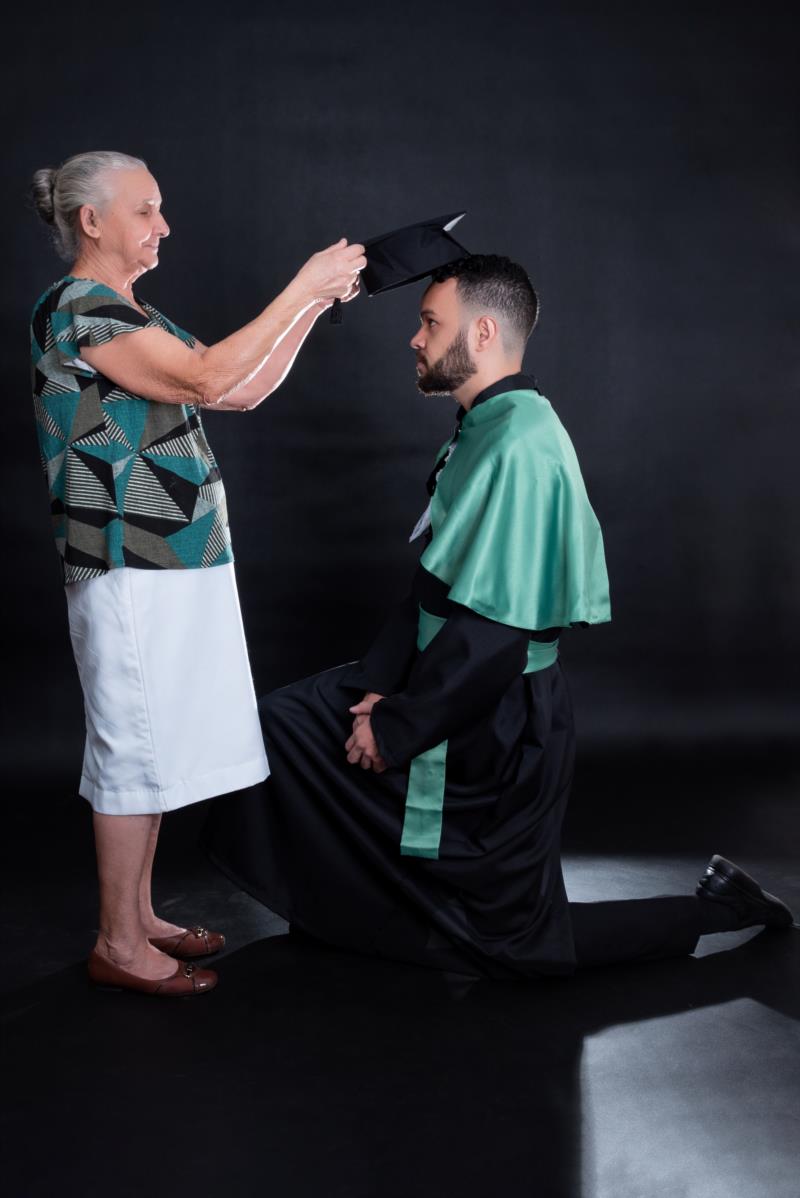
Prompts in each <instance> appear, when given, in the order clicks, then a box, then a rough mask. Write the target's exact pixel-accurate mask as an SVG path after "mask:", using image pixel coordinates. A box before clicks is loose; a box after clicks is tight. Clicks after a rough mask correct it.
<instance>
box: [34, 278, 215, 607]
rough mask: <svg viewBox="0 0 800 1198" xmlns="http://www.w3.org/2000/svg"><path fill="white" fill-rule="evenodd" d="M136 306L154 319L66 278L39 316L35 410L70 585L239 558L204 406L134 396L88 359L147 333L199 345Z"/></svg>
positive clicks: (86, 282)
mask: <svg viewBox="0 0 800 1198" xmlns="http://www.w3.org/2000/svg"><path fill="white" fill-rule="evenodd" d="M137 302H140V303H141V306H142V307H143V308H144V309H145V311H146V312H147V315H146V316H144V315H143V314H142V313H141V312H140V311H139V310H138V309H137V308H135V307H134V306H133V304H131V303H129V302H128V300H126V299H125V297H124V296H122V295H119V294H118V293H117V292H116V291H113V290H112V289H111V288H110V287H107V286H106V285H105V284H104V283H98V282H96V281H94V280H92V279H77V278H74V277H73V276H72V275H67V276H66V277H65V278H63V279H59V281H58V282H57V283H54V284H53V285H52V287H49V288H48V289H47V291H45V292H44V294H43V295H42V296H40V298H39V299H38V300H37V301H36V305H35V306H34V309H33V315H32V317H31V378H32V386H33V407H34V413H35V417H36V432H37V435H38V438H39V449H40V453H41V460H42V468H43V470H44V473H45V477H46V479H47V485H48V490H49V492H50V510H51V514H52V520H53V531H54V533H55V538H56V546H57V548H58V551H59V553H60V555H61V561H62V565H63V570H64V581H65V583H71V582H78V581H81V580H83V579H85V578H97V577H100V576H101V575H103V574H107V573H108V571H109V570H114V569H116V568H118V567H120V566H136V567H139V568H140V569H147V570H176V569H202V568H204V567H207V566H216V565H220V564H222V563H223V562H230V561H233V552H232V550H231V541H230V531H229V529H228V515H227V505H226V502H225V491H224V488H223V485H222V479H221V477H220V473H219V468H218V466H217V463H216V460H215V458H214V455H213V453H212V452H211V448H210V446H209V444H208V441H207V440H206V436H205V432H204V431H203V425H202V422H201V419H200V412H199V410H198V408H196V407H194V406H193V405H191V404H170V403H156V402H155V401H154V400H149V399H143V398H142V397H141V396H139V395H133V394H131V393H130V392H128V391H125V390H123V389H122V387H119V386H118V385H117V384H116V383H114V382H113V381H112V380H111V379H109V378H106V376H105V375H102V374H100V373H99V372H98V371H96V370H94V369H93V368H92V367H91V366H89V364H88V363H87V362H83V361H81V357H80V353H81V348H82V347H85V346H87V345H104V344H106V343H107V342H108V341H111V340H112V339H113V338H114V337H117V336H119V335H120V334H121V333H132V332H134V331H135V330H137V329H145V328H161V329H164V330H165V331H166V332H168V333H171V334H172V335H173V336H175V337H179V338H180V340H181V341H183V342H185V343H186V345H188V346H189V348H190V349H191V348H192V347H193V346H194V345H195V339H194V337H192V336H191V334H189V333H187V332H185V330H183V329H181V328H179V327H178V326H177V325H176V324H173V322H172V321H171V320H168V319H167V318H166V317H165V316H162V315H161V313H160V312H158V311H157V310H156V309H155V308H154V307H153V306H152V305H151V304H148V303H146V302H145V301H144V300H142V301H137Z"/></svg>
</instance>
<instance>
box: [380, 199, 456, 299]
mask: <svg viewBox="0 0 800 1198" xmlns="http://www.w3.org/2000/svg"><path fill="white" fill-rule="evenodd" d="M465 215H466V214H465V213H464V212H451V213H450V215H449V216H436V217H433V218H432V219H431V220H421V221H419V222H418V223H417V224H415V225H406V227H405V228H404V229H394V230H393V231H392V232H391V233H382V234H381V236H380V237H371V238H370V239H369V241H365V242H364V252H365V255H366V259H367V265H366V266H365V267H364V269H363V270H362V272H361V278H362V280H363V283H364V289H365V291H366V293H367V295H378V294H379V292H381V291H391V290H392V288H394V287H405V285H406V283H415V282H416V281H417V280H418V279H424V278H425V275H429V274H431V272H432V271H434V270H436V268H437V267H438V266H444V265H446V263H448V262H455V260H456V258H463V257H464V256H465V255H468V254H469V250H467V249H465V248H464V246H463V245H460V244H459V243H458V242H457V241H456V239H455V238H454V237H451V236H450V230H451V229H452V228H454V227H455V226H456V225H457V224H458V222H459V221H460V220H461V218H462V216H465Z"/></svg>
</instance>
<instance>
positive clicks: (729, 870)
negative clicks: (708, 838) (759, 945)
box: [696, 853, 794, 928]
mask: <svg viewBox="0 0 800 1198" xmlns="http://www.w3.org/2000/svg"><path fill="white" fill-rule="evenodd" d="M696 893H697V894H698V895H699V896H700V898H702V899H708V900H709V901H710V902H714V903H725V904H727V906H729V907H731V908H732V909H733V911H734V912H735V913H736V916H737V918H738V920H739V927H740V928H751V927H755V926H756V925H757V924H764V925H765V926H766V927H771V928H789V927H791V926H792V923H793V922H794V916H793V915H792V913H791V911H790V910H789V908H788V907H787V906H786V903H782V902H781V900H780V899H779V898H776V897H775V895H774V894H767V892H766V890H762V889H761V887H760V886H759V884H758V882H756V880H755V879H754V878H751V877H750V875H749V874H746V873H745V872H744V870H743V869H740V868H739V866H738V865H734V864H733V862H732V861H728V860H727V859H726V858H725V857H720V856H719V854H718V853H715V854H714V856H713V857H712V858H711V860H710V861H709V863H708V865H707V866H706V872H705V873H704V874H703V877H702V878H701V879H700V881H699V882H698V883H697V890H696Z"/></svg>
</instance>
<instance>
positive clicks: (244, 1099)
mask: <svg viewBox="0 0 800 1198" xmlns="http://www.w3.org/2000/svg"><path fill="white" fill-rule="evenodd" d="M797 946H798V941H797V936H796V934H795V933H776V932H762V933H760V934H758V935H756V936H755V937H753V938H752V939H750V940H749V941H747V942H746V943H744V944H741V945H740V946H739V947H737V948H735V949H732V950H730V951H727V952H719V953H716V954H714V955H712V956H706V957H703V958H700V959H697V958H687V959H681V960H677V961H667V962H659V963H653V964H649V965H639V966H631V967H624V968H619V967H618V968H615V969H608V970H598V971H596V972H594V973H592V974H586V975H584V976H583V977H582V978H581V981H580V984H579V985H578V984H576V983H575V981H574V980H571V979H557V980H547V981H542V982H537V983H524V984H522V983H521V984H501V983H492V982H484V981H482V982H478V983H474V984H469V983H466V982H464V981H463V980H461V981H459V979H457V978H449V979H448V978H446V977H443V976H442V975H440V974H437V973H429V972H427V971H425V970H422V969H416V968H413V967H406V966H401V965H396V964H393V963H389V962H380V961H373V960H369V959H365V958H361V957H357V956H353V955H349V954H345V953H341V952H335V951H333V950H328V949H327V948H325V947H324V946H322V945H317V944H316V943H315V942H313V941H308V940H306V939H305V938H299V937H295V936H292V935H289V936H286V935H284V936H274V937H271V938H269V939H267V940H261V941H258V942H256V943H253V944H250V945H248V946H247V947H245V948H243V949H240V950H239V951H237V952H234V953H233V954H231V955H229V956H228V957H227V958H225V959H224V960H223V961H222V962H221V964H220V973H221V977H222V981H221V983H220V986H219V988H218V989H217V990H216V991H215V992H213V993H212V994H210V995H208V996H204V997H202V998H197V999H185V1000H171V1001H170V1000H161V1001H159V1000H155V999H150V998H145V997H141V996H137V995H132V994H125V993H119V992H118V993H109V992H104V991H96V990H93V989H91V988H90V987H89V985H88V983H87V981H86V978H85V971H84V965H83V963H81V964H80V965H76V966H74V967H70V968H68V969H65V970H62V971H61V972H59V973H57V974H55V975H54V976H52V977H49V978H47V979H45V980H42V981H39V982H37V983H36V984H34V985H32V986H29V987H26V988H25V989H23V990H19V991H17V992H16V993H14V994H12V995H9V996H8V997H7V998H6V999H5V1000H4V1002H3V1006H2V1012H3V1024H4V1039H5V1040H6V1043H7V1050H6V1077H7V1078H13V1079H14V1081H13V1083H12V1084H13V1092H10V1091H9V1090H7V1097H8V1098H10V1099H12V1101H11V1103H10V1107H11V1109H10V1116H9V1118H8V1120H7V1128H6V1144H7V1146H8V1147H7V1148H6V1151H5V1162H4V1177H5V1182H6V1192H8V1193H9V1194H12V1195H19V1196H22V1195H24V1196H25V1198H39V1196H40V1195H41V1196H42V1198H44V1196H45V1195H46V1196H47V1198H52V1195H53V1194H55V1193H66V1194H80V1195H81V1196H82V1198H94V1196H95V1195H97V1196H98V1198H99V1196H100V1195H103V1198H106V1196H107V1195H108V1194H114V1195H115V1198H127V1196H128V1195H131V1196H132V1195H137V1198H138V1196H139V1195H141V1194H142V1193H147V1194H149V1195H154V1196H160V1195H162V1194H163V1195H166V1194H167V1193H170V1194H172V1193H175V1192H177V1187H180V1189H183V1188H184V1186H187V1187H189V1188H191V1189H195V1188H196V1187H197V1186H201V1187H202V1189H203V1191H204V1192H205V1193H210V1194H220V1193H221V1194H224V1195H225V1196H226V1198H255V1195H259V1196H260V1195H262V1194H270V1195H272V1196H273V1198H306V1196H308V1198H312V1196H313V1198H323V1196H324V1198H409V1196H413V1198H428V1196H429V1195H430V1196H433V1195H436V1198H451V1196H454V1195H458V1198H473V1196H474V1198H488V1196H489V1195H494V1194H496V1195H503V1196H505V1195H511V1194H514V1195H525V1196H527V1195H531V1196H533V1195H536V1198H580V1196H581V1159H580V1149H581V1106H582V1103H581V1094H580V1060H581V1052H582V1045H583V1041H584V1038H585V1037H586V1036H587V1035H591V1034H594V1033H596V1032H597V1031H599V1030H601V1029H603V1028H607V1027H612V1026H614V1025H618V1024H621V1023H629V1022H633V1021H642V1020H647V1019H652V1018H655V1017H658V1016H663V1015H668V1014H679V1013H682V1012H689V1011H690V1010H692V1009H696V1008H700V1007H710V1006H714V1005H717V1004H722V1003H727V1002H730V1001H732V1000H735V999H739V998H742V997H748V998H751V999H753V1000H755V1001H756V1002H758V1003H760V1004H764V1005H765V1006H766V1007H769V1008H772V1009H774V1010H778V1011H780V1012H782V1013H783V1014H784V1015H788V1016H789V1017H790V1018H792V1019H798V1018H800V985H799V984H798V982H799V981H800V978H799V977H798V953H797ZM789 1084H790V1083H789V1079H788V1078H787V1079H784V1085H787V1086H788V1085H789ZM787 1151H788V1146H787Z"/></svg>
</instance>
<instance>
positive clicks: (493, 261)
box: [432, 254, 539, 349]
mask: <svg viewBox="0 0 800 1198" xmlns="http://www.w3.org/2000/svg"><path fill="white" fill-rule="evenodd" d="M447 279H455V280H456V293H457V295H458V297H459V299H460V300H461V301H462V303H464V304H468V305H469V306H470V307H474V308H480V309H483V310H484V311H486V312H493V313H496V315H497V316H498V317H499V318H500V321H501V324H502V325H503V326H504V327H503V329H502V330H501V335H502V334H507V335H504V336H503V342H504V344H505V345H506V347H507V348H509V349H510V348H511V345H510V344H509V342H510V341H513V342H514V343H515V345H514V348H516V347H517V346H522V347H524V345H525V342H526V341H527V340H528V338H529V337H530V335H531V333H532V332H533V330H534V328H535V327H536V321H537V319H538V317H539V297H538V296H537V294H536V292H535V291H534V289H533V284H532V283H531V281H530V279H529V278H528V276H527V274H526V273H525V270H524V269H523V267H521V266H520V265H519V264H518V263H517V262H512V261H511V259H510V258H503V257H501V256H500V255H499V254H469V255H468V256H467V257H466V258H457V259H456V261H455V262H448V263H447V265H446V266H440V267H438V269H437V270H435V271H434V272H433V275H432V281H433V282H434V283H444V282H445V281H446V280H447Z"/></svg>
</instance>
